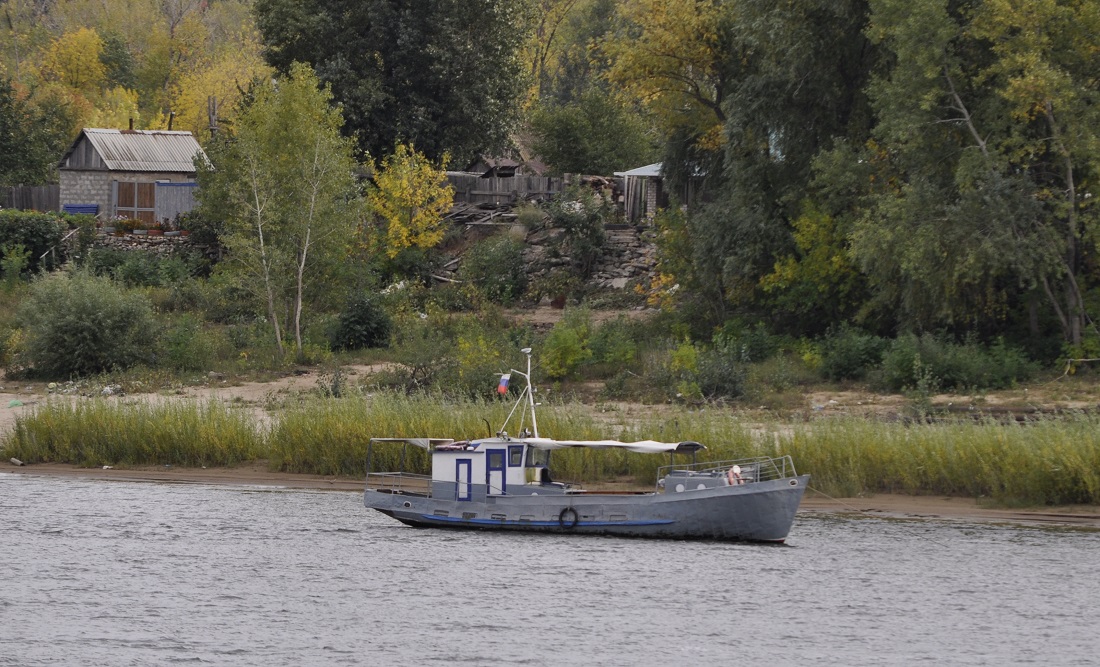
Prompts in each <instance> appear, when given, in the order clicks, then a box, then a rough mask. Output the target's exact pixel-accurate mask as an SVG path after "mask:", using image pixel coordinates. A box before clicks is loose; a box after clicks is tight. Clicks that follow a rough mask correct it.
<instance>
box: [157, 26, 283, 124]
mask: <svg viewBox="0 0 1100 667" xmlns="http://www.w3.org/2000/svg"><path fill="white" fill-rule="evenodd" d="M241 47H242V48H240V50H238V51H234V52H232V53H230V52H227V53H225V54H223V55H221V56H219V57H217V58H215V59H213V60H212V61H211V62H209V63H207V64H206V65H205V66H203V67H200V68H197V69H195V70H193V71H190V72H187V73H186V74H184V75H183V76H182V77H181V78H180V81H179V85H178V86H177V88H176V89H175V91H174V95H173V102H172V109H173V111H175V112H176V124H177V125H176V126H177V127H178V128H179V129H181V130H190V131H191V133H192V134H194V135H195V137H196V138H198V139H199V141H200V142H203V143H204V144H205V143H206V141H207V140H208V139H209V138H210V135H211V133H210V115H209V100H210V98H211V97H213V98H214V100H215V103H216V105H217V115H218V119H219V121H228V122H229V123H232V122H233V116H234V114H235V113H236V112H235V109H237V108H238V106H239V104H240V101H241V98H242V92H243V91H246V90H248V87H249V86H250V85H251V83H252V82H253V81H259V80H261V79H263V78H265V77H270V76H271V74H272V70H271V68H270V67H268V65H267V64H266V63H265V62H264V61H263V58H261V57H260V53H259V44H257V43H255V42H251V43H249V42H245V43H244V44H242V45H241Z"/></svg>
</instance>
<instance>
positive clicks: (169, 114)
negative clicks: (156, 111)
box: [168, 111, 176, 132]
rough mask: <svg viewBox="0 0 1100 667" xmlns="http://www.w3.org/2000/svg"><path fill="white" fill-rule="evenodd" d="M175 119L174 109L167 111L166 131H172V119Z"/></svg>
mask: <svg viewBox="0 0 1100 667" xmlns="http://www.w3.org/2000/svg"><path fill="white" fill-rule="evenodd" d="M175 119H176V112H175V111H169V112H168V131H169V132H171V131H172V121H174V120H175Z"/></svg>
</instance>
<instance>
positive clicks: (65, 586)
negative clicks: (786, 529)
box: [0, 474, 1100, 666]
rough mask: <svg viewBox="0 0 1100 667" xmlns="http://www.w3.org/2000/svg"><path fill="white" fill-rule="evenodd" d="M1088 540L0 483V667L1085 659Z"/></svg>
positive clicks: (1095, 550)
mask: <svg viewBox="0 0 1100 667" xmlns="http://www.w3.org/2000/svg"><path fill="white" fill-rule="evenodd" d="M1097 611H1100V533H1098V532H1096V531H1086V530H1070V529H1051V528H1036V527H1029V526H1019V525H990V524H968V523H961V522H947V521H944V522H938V521H928V520H922V521H901V520H884V519H875V518H854V517H836V516H833V517H819V516H800V517H799V519H798V521H797V522H796V523H795V526H794V529H793V530H792V532H791V536H790V538H789V540H788V544H787V545H786V546H765V545H745V544H723V543H713V542H689V543H685V542H671V541H668V542H666V541H646V540H627V539H616V538H583V537H556V536H543V535H530V536H528V535H512V534H498V533H476V532H449V531H436V530H417V529H414V528H408V527H405V526H402V525H400V524H398V523H396V522H394V521H392V520H390V519H387V518H386V517H383V516H381V515H379V514H376V513H374V512H371V511H368V510H365V509H364V508H363V507H362V504H361V498H360V496H359V495H358V494H352V493H341V492H320V491H296V490H283V489H270V488H259V487H225V486H208V485H199V484H151V483H124V482H103V481H93V480H82V479H64V478H56V479H55V478H37V477H31V476H23V475H18V476H17V475H5V474H0V665H20V666H24V665H166V664H176V663H197V664H203V663H207V664H215V665H261V664H262V665H330V664H362V665H422V664H451V663H465V664H471V665H482V664H484V665H489V664H492V665H661V666H665V665H717V664H738V663H740V664H744V663H745V662H746V661H762V662H764V663H765V664H768V665H794V664H804V663H807V662H810V663H814V664H836V665H882V664H897V665H910V664H915V663H925V664H930V665H940V664H979V665H980V664H988V665H1006V664H1027V663H1034V664H1042V665H1050V664H1053V665H1095V664H1097V663H1098V662H1100V634H1098V633H1100V621H1098V618H1097V616H1098V615H1097Z"/></svg>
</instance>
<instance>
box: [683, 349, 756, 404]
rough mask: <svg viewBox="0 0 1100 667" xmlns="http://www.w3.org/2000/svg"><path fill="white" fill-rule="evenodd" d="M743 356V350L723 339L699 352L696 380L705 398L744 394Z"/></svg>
mask: <svg viewBox="0 0 1100 667" xmlns="http://www.w3.org/2000/svg"><path fill="white" fill-rule="evenodd" d="M741 358H742V351H741V350H739V349H737V347H736V346H734V345H732V344H727V343H723V342H721V341H718V342H716V344H715V345H714V347H711V348H707V349H705V350H703V351H702V352H701V353H700V354H699V356H698V359H697V361H696V364H697V370H696V379H695V382H696V384H697V385H698V387H699V391H700V392H702V394H703V396H704V397H705V398H707V399H711V400H713V399H719V398H738V397H740V396H742V395H744V393H745V377H746V372H745V365H744V364H743V363H741Z"/></svg>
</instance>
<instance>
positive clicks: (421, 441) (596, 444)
mask: <svg viewBox="0 0 1100 667" xmlns="http://www.w3.org/2000/svg"><path fill="white" fill-rule="evenodd" d="M372 441H373V442H405V443H408V444H410V445H416V446H417V447H422V448H423V449H435V448H437V447H443V446H446V445H450V444H451V443H453V442H454V439H453V438H372ZM507 442H513V443H516V444H525V445H530V446H531V447H534V448H536V449H547V450H552V449H566V448H569V447H586V448H589V449H626V450H629V451H632V452H638V453H640V454H662V453H665V452H676V453H681V454H683V453H691V452H697V451H699V450H701V449H706V446H705V445H703V444H700V443H698V442H695V441H693V440H685V441H683V442H657V441H656V440H639V441H638V442H620V441H618V440H554V439H553V438H516V439H515V440H508V441H507ZM471 444H477V443H476V441H475V442H471Z"/></svg>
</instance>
